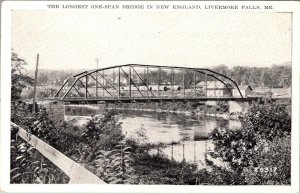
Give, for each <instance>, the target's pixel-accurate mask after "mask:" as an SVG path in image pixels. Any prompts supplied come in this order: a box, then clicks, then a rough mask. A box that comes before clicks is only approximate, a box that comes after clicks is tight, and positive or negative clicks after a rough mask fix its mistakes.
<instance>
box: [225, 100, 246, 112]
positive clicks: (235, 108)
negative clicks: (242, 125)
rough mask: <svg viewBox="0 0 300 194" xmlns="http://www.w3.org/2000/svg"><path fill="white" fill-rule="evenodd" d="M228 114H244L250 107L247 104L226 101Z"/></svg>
mask: <svg viewBox="0 0 300 194" xmlns="http://www.w3.org/2000/svg"><path fill="white" fill-rule="evenodd" d="M228 105H229V113H234V112H238V113H242V112H246V111H247V110H248V108H249V106H250V103H249V102H238V101H228Z"/></svg>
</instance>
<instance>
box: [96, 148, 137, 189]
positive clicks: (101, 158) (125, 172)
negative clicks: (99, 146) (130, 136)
mask: <svg viewBox="0 0 300 194" xmlns="http://www.w3.org/2000/svg"><path fill="white" fill-rule="evenodd" d="M131 149H132V148H131V147H123V145H118V146H116V148H115V149H113V150H111V151H99V153H98V156H97V159H96V160H95V161H94V164H95V166H96V167H97V169H96V171H95V172H96V174H97V175H98V176H99V177H101V178H102V179H104V180H105V181H106V182H108V183H112V184H118V183H122V184H124V183H125V184H126V183H134V181H135V180H136V177H135V176H134V169H133V168H132V162H133V158H132V153H131V152H130V150H131Z"/></svg>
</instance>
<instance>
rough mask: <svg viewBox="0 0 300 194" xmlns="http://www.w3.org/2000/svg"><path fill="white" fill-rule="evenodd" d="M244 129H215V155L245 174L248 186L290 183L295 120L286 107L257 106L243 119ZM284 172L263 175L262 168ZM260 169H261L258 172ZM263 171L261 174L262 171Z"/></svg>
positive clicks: (234, 169)
mask: <svg viewBox="0 0 300 194" xmlns="http://www.w3.org/2000/svg"><path fill="white" fill-rule="evenodd" d="M242 123H243V124H242V128H241V129H224V128H223V129H215V130H214V131H213V132H212V134H211V137H210V138H211V139H212V140H213V142H214V144H215V152H214V153H213V154H211V155H212V156H213V157H215V158H220V159H221V160H222V161H224V162H227V163H228V164H229V165H230V167H231V170H233V171H235V172H237V173H239V174H242V176H244V178H245V182H247V183H248V184H289V183H290V170H291V169H290V168H291V158H290V154H291V153H290V131H291V118H290V115H289V114H288V113H287V112H286V110H285V109H284V108H283V107H280V106H278V105H276V104H274V103H272V102H270V101H266V102H265V104H255V105H253V106H252V107H251V108H250V109H249V111H248V113H246V114H245V115H244V117H243V121H242ZM267 168H268V169H274V168H277V169H280V172H278V171H277V173H280V176H281V178H278V175H279V174H276V173H275V172H272V173H269V174H259V173H257V172H256V171H259V170H260V169H267ZM258 169H259V170H258ZM259 172H260V171H259Z"/></svg>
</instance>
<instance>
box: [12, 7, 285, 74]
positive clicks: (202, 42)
mask: <svg viewBox="0 0 300 194" xmlns="http://www.w3.org/2000/svg"><path fill="white" fill-rule="evenodd" d="M12 49H14V51H15V52H16V53H18V55H19V56H20V57H22V58H24V59H25V60H26V61H27V63H28V68H29V69H33V68H34V67H35V63H36V54H37V53H39V54H40V63H39V68H41V69H58V70H59V69H65V70H66V69H94V68H96V58H98V59H99V68H100V67H108V66H113V65H121V64H129V63H133V64H155V65H173V66H185V67H212V66H216V65H220V64H226V65H228V66H229V67H232V66H236V65H241V66H261V67H265V66H271V65H272V64H282V63H285V62H289V61H291V14H289V13H258V12H256V13H253V12H252V13H250V12H231V13H228V12H218V13H216V12H214V13H212V12H199V11H130V12H128V11H120V10H119V11H118V12H117V11H105V12H100V11H65V10H64V11H61V10H55V11H53V10H37V11H32V10H27V11H21V10H17V11H16V10H14V11H12Z"/></svg>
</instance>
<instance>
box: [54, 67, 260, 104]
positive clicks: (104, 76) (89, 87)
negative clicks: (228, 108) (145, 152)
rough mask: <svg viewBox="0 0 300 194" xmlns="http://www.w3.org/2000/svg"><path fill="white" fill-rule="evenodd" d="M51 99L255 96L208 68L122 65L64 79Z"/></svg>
mask: <svg viewBox="0 0 300 194" xmlns="http://www.w3.org/2000/svg"><path fill="white" fill-rule="evenodd" d="M234 90H235V92H234V93H233V91H234ZM233 94H235V95H233ZM53 99H56V100H60V101H63V102H69V103H76V104H78V103H85V104H86V103H101V102H147V101H209V100H211V101H219V100H222V101H252V100H256V99H257V97H256V98H255V97H244V96H243V94H242V92H241V91H240V88H239V87H238V84H237V83H236V82H235V81H234V80H232V79H231V78H230V77H228V76H226V75H223V74H220V73H218V72H215V71H213V70H210V69H205V68H189V67H175V66H158V65H141V64H126V65H117V66H112V67H106V68H99V69H94V70H90V71H84V72H81V73H79V74H77V75H74V76H71V77H69V78H68V79H67V80H65V82H64V84H63V85H62V86H61V87H60V89H59V90H58V91H57V92H56V94H55V95H54V96H53Z"/></svg>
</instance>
